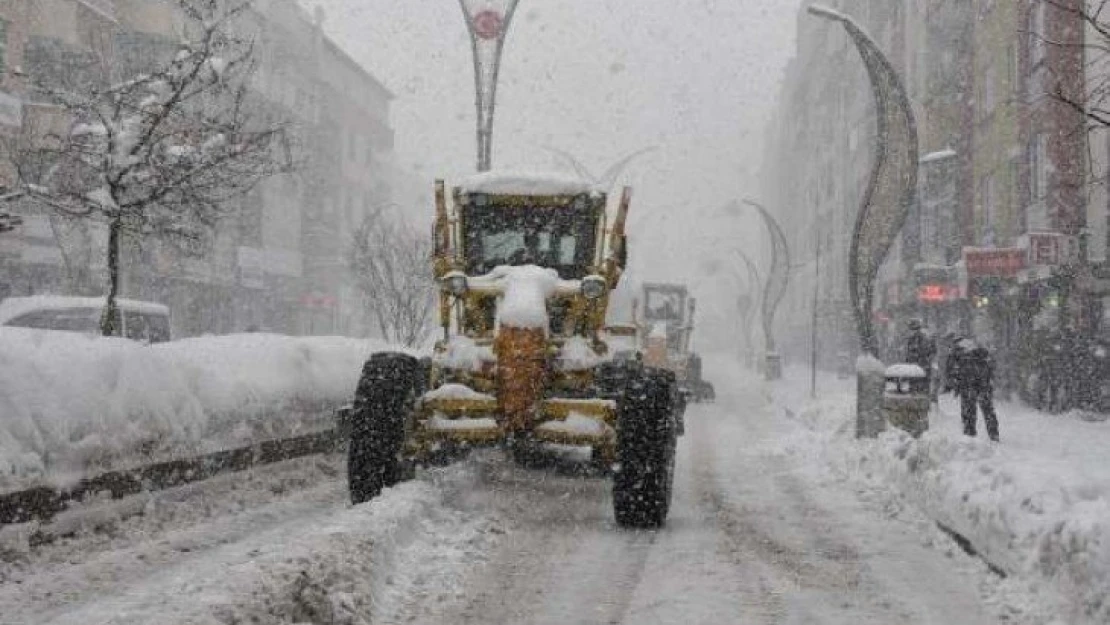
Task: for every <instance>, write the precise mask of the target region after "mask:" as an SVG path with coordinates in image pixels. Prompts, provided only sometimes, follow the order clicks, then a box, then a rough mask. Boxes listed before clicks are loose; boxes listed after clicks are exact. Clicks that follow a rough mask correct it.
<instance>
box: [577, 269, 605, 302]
mask: <svg viewBox="0 0 1110 625" xmlns="http://www.w3.org/2000/svg"><path fill="white" fill-rule="evenodd" d="M602 295H605V278H602V277H601V276H598V275H592V276H586V277H585V278H582V296H583V297H585V298H586V299H598V298H600V297H601V296H602Z"/></svg>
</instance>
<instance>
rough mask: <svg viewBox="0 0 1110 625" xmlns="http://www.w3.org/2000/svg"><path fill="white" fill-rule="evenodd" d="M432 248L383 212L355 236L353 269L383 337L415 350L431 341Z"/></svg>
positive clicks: (359, 228) (350, 258)
mask: <svg viewBox="0 0 1110 625" xmlns="http://www.w3.org/2000/svg"><path fill="white" fill-rule="evenodd" d="M431 255H432V245H431V241H430V240H429V239H428V237H423V236H420V235H419V234H418V233H417V232H416V231H414V230H413V229H412V228H411V227H410V226H408V224H405V223H403V222H400V221H397V220H395V219H391V218H389V217H388V216H386V215H385V212H384V211H383V210H378V211H376V212H375V213H373V214H371V215H368V216H367V217H366V218H365V219H364V220H363V222H362V224H361V225H359V227H358V230H356V231H355V234H354V238H353V240H352V244H351V250H350V257H349V262H350V268H351V272H352V273H353V274H354V276H355V281H356V283H357V284H358V287H359V289H360V290H361V291H362V292H363V294H364V295H365V299H366V302H367V305H368V306H369V307H370V310H371V312H372V313H373V314H374V317H375V319H376V320H377V323H378V330H379V331H380V332H381V335H382V337H383V338H385V339H386V340H389V341H394V342H396V343H401V344H403V345H406V346H409V347H413V346H416V345H418V344H420V343H421V342H422V341H423V340H424V339H425V338H427V336H428V331H429V329H430V327H431V326H430V321H431V316H432V306H433V304H434V302H435V281H434V280H433V279H432V272H431V263H430V259H431Z"/></svg>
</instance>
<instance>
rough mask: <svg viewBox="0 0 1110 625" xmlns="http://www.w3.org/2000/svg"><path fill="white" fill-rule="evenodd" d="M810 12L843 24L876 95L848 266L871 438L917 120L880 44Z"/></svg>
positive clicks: (878, 414) (853, 27) (911, 183)
mask: <svg viewBox="0 0 1110 625" xmlns="http://www.w3.org/2000/svg"><path fill="white" fill-rule="evenodd" d="M808 11H809V13H811V14H813V15H816V16H817V17H821V18H824V19H827V20H831V21H835V22H840V24H841V25H843V26H844V28H845V30H847V32H848V36H849V37H850V38H851V39H852V42H853V43H854V44H855V46H856V49H857V50H858V51H859V54H860V57H861V58H862V59H863V64H864V66H865V67H866V68H867V74H868V77H869V78H870V80H871V91H872V94H873V95H874V97H875V108H876V111H875V112H876V116H875V118H876V124H877V132H876V135H875V146H874V149H875V158H874V160H873V162H872V166H871V175H870V178H869V179H868V183H867V188H866V190H865V192H864V194H863V200H862V202H861V205H860V209H859V212H858V213H857V215H856V224H855V230H854V232H853V234H852V246H851V251H850V253H849V267H848V282H849V289H850V293H849V295H850V297H851V300H852V309H853V312H854V313H855V317H856V326H857V328H858V331H859V338H860V349H861V352H862V354H863V356H862V358H861V361H860V362H859V363H857V372H858V377H857V395H858V397H857V409H856V436H858V437H865V436H866V437H870V436H876V435H877V434H878V432H879V431H880V430H881V429H882V427H883V416H882V411H881V402H882V394H883V385H884V379H883V369H882V363H881V362H879V360H878V344H877V340H876V337H875V330H874V325H873V321H872V317H871V306H872V302H873V300H874V289H875V278H876V276H877V275H878V272H879V267H880V266H881V265H882V263H883V260H885V259H886V256H887V253H888V252H889V251H890V247H891V245H893V243H894V240H895V238H896V237H897V235H898V232H899V231H900V230H901V229H902V226H903V224H904V223H905V221H906V216H907V215H908V214H909V210H910V207H911V206H912V205H913V204H914V202H915V201H916V198H917V167H918V162H917V122H916V121H915V119H914V115H913V110H912V109H911V108H910V105H909V98H907V97H906V91H905V88H904V87H903V86H902V81H901V79H900V78H899V76H898V73H897V72H896V71H895V70H894V67H893V66H892V65H891V64H890V61H889V60H887V58H886V56H884V55H883V53H882V50H880V49H879V47H878V45H876V43H875V41H874V40H873V39H872V38H871V37H870V36H869V35H868V34H867V33H866V32H864V30H863V29H862V28H860V26H859V25H858V24H856V22H855V21H854V20H853V19H852V18H851V17H849V16H847V15H845V14H843V13H840V12H838V11H835V10H833V9H830V8H828V7H824V6H819V5H810V6H809V7H808Z"/></svg>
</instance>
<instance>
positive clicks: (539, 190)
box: [458, 171, 602, 195]
mask: <svg viewBox="0 0 1110 625" xmlns="http://www.w3.org/2000/svg"><path fill="white" fill-rule="evenodd" d="M458 187H459V189H460V191H461V192H462V193H488V194H490V195H579V194H582V193H589V194H594V195H600V194H601V193H602V190H601V189H599V188H597V187H596V186H595V185H593V184H592V183H590V182H588V181H586V180H582V179H581V178H577V177H574V176H568V175H566V174H556V173H540V172H511V171H488V172H484V173H480V174H475V175H473V176H470V177H468V178H464V179H463V180H461V181H460V182H459V185H458Z"/></svg>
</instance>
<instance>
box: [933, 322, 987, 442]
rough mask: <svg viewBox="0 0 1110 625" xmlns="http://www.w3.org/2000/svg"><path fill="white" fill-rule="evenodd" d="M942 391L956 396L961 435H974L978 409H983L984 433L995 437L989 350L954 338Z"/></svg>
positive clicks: (969, 341)
mask: <svg viewBox="0 0 1110 625" xmlns="http://www.w3.org/2000/svg"><path fill="white" fill-rule="evenodd" d="M944 370H945V385H944V390H945V391H953V392H955V393H956V395H957V396H959V398H960V417H961V418H962V420H963V424H964V434H965V435H967V436H975V429H976V428H975V426H976V422H977V421H978V415H977V414H976V413H977V412H978V410H982V411H983V421H984V423H986V426H987V436H989V437H990V439H991V440H992V441H997V440H998V416H997V415H996V414H995V412H994V379H993V378H994V359H993V358H992V357H991V354H990V351H989V350H987V348H986V347H983V346H982V345H978V344H977V343H976V342H975V341H973V340H971V339H969V338H963V339H960V340H958V341H956V345H955V347H953V348H952V351H951V352H949V354H948V359H947V361H946V362H945V366H944Z"/></svg>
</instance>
